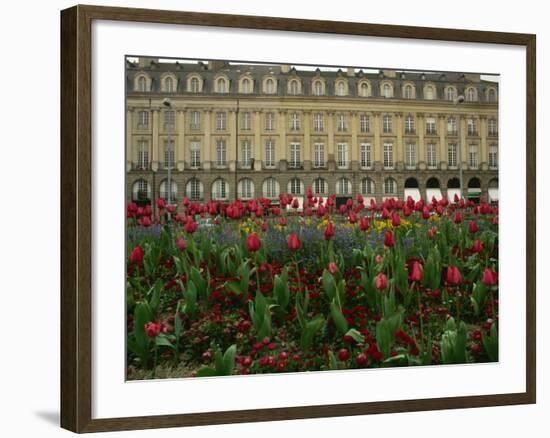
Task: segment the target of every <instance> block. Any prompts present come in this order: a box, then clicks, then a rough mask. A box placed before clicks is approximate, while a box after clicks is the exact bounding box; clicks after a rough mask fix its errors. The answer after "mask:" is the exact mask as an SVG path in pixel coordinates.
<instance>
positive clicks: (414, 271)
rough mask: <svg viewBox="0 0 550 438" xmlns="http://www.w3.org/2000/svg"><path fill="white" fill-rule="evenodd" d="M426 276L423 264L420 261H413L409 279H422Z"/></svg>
mask: <svg viewBox="0 0 550 438" xmlns="http://www.w3.org/2000/svg"><path fill="white" fill-rule="evenodd" d="M422 277H424V272H423V271H422V265H421V264H420V263H419V262H413V265H412V267H411V270H410V273H409V280H411V281H420V280H422Z"/></svg>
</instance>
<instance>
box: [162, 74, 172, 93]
mask: <svg viewBox="0 0 550 438" xmlns="http://www.w3.org/2000/svg"><path fill="white" fill-rule="evenodd" d="M164 91H166V92H167V93H173V92H174V79H173V78H171V77H167V78H166V79H165V80H164Z"/></svg>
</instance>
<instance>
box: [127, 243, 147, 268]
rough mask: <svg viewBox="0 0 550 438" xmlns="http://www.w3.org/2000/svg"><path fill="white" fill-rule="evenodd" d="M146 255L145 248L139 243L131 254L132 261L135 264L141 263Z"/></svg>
mask: <svg viewBox="0 0 550 438" xmlns="http://www.w3.org/2000/svg"><path fill="white" fill-rule="evenodd" d="M144 255H145V252H144V251H143V248H142V247H141V246H139V245H137V246H136V247H135V248H134V249H133V250H132V253H131V254H130V262H132V263H134V264H138V265H141V264H142V263H143V256H144Z"/></svg>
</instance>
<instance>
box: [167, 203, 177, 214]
mask: <svg viewBox="0 0 550 438" xmlns="http://www.w3.org/2000/svg"><path fill="white" fill-rule="evenodd" d="M166 211H167V212H168V213H170V214H174V213H175V212H176V206H175V205H174V204H170V205H169V206H168V207H166Z"/></svg>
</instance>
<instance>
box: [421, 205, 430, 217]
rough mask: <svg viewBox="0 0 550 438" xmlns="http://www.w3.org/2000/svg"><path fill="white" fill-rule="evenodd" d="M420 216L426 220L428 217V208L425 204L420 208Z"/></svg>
mask: <svg viewBox="0 0 550 438" xmlns="http://www.w3.org/2000/svg"><path fill="white" fill-rule="evenodd" d="M422 218H423V219H426V220H427V219H429V218H430V209H429V208H428V207H426V206H424V207H423V208H422Z"/></svg>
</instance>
